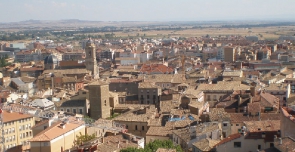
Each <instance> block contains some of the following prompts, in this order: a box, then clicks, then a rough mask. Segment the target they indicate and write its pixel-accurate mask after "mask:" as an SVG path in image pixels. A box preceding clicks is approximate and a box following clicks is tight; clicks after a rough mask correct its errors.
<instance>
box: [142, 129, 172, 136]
mask: <svg viewBox="0 0 295 152" xmlns="http://www.w3.org/2000/svg"><path fill="white" fill-rule="evenodd" d="M169 134H172V131H171V130H170V129H169V128H167V127H150V128H149V130H148V131H147V133H146V136H166V137H168V136H169Z"/></svg>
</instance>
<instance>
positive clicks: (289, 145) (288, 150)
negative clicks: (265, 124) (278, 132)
mask: <svg viewBox="0 0 295 152" xmlns="http://www.w3.org/2000/svg"><path fill="white" fill-rule="evenodd" d="M275 147H276V148H277V149H278V150H280V151H284V152H294V151H295V139H293V138H291V137H284V138H282V144H280V141H279V139H277V140H276V141H275Z"/></svg>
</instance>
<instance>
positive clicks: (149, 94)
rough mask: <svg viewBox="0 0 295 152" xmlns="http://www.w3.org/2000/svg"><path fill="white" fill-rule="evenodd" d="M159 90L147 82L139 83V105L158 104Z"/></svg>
mask: <svg viewBox="0 0 295 152" xmlns="http://www.w3.org/2000/svg"><path fill="white" fill-rule="evenodd" d="M160 95H161V88H160V87H159V86H157V85H155V84H152V83H149V82H141V83H139V86H138V99H139V100H140V103H141V104H158V103H159V101H160Z"/></svg>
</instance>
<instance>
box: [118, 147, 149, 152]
mask: <svg viewBox="0 0 295 152" xmlns="http://www.w3.org/2000/svg"><path fill="white" fill-rule="evenodd" d="M120 152H145V151H144V149H138V148H134V147H128V148H125V149H121V150H120Z"/></svg>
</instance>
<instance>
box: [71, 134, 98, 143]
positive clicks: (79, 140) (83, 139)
mask: <svg viewBox="0 0 295 152" xmlns="http://www.w3.org/2000/svg"><path fill="white" fill-rule="evenodd" d="M94 138H95V134H92V135H88V134H85V135H82V134H81V132H80V134H79V135H76V140H75V141H74V145H75V146H80V145H83V143H84V142H87V141H90V140H92V139H94Z"/></svg>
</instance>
